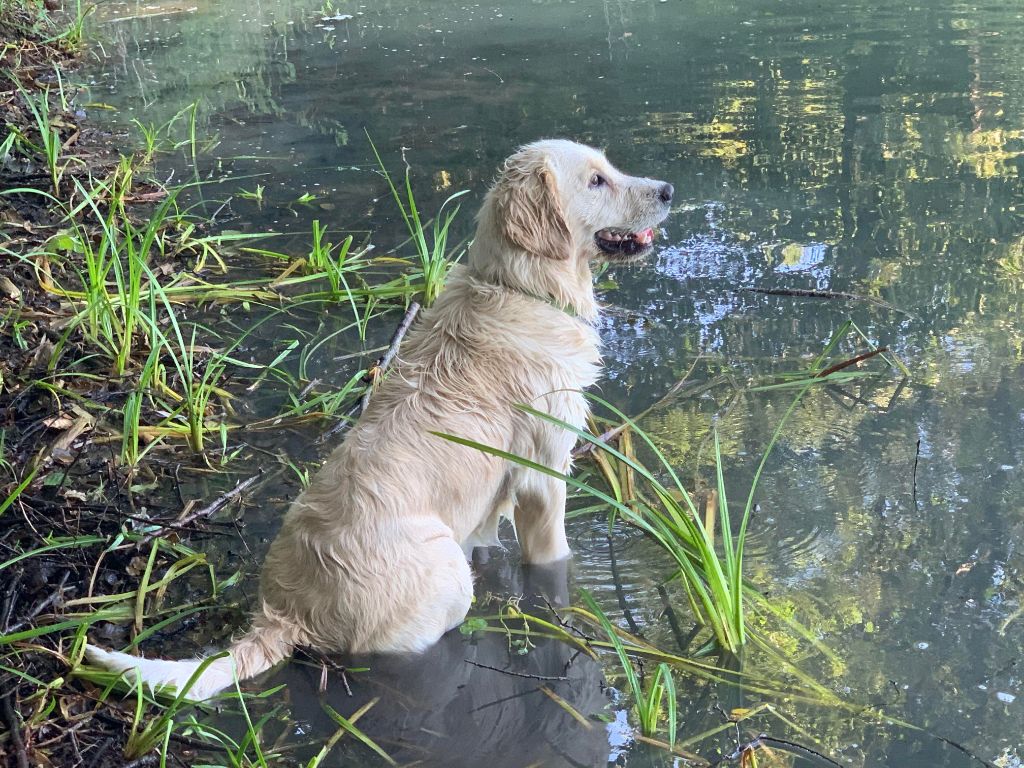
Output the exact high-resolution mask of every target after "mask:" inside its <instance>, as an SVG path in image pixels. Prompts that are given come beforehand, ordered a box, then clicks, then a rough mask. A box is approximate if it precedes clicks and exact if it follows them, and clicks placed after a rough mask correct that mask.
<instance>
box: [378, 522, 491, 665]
mask: <svg viewBox="0 0 1024 768" xmlns="http://www.w3.org/2000/svg"><path fill="white" fill-rule="evenodd" d="M416 557H417V559H418V565H419V566H420V567H422V568H423V570H421V571H420V576H419V578H418V579H417V580H416V582H417V583H415V584H414V588H415V590H416V591H415V593H414V594H412V595H411V602H412V605H411V606H410V607H408V608H407V609H406V610H405V611H403V612H402V614H401V615H400V616H398V617H397V621H396V622H395V624H394V625H393V626H392V627H390V628H389V629H388V631H386V632H384V633H383V634H382V635H381V636H379V637H377V638H374V639H373V640H372V642H371V646H372V647H371V648H369V650H375V651H384V652H414V653H418V652H420V651H425V650H426V649H427V648H429V647H430V646H432V645H433V644H434V643H436V642H437V641H438V640H440V639H441V635H443V634H444V633H445V632H447V631H448V630H450V629H454V628H455V627H457V626H459V624H461V623H462V621H463V619H465V618H466V614H467V613H468V612H469V607H470V605H471V604H472V602H473V574H472V572H471V571H470V569H469V563H467V562H466V555H465V553H464V552H463V551H462V547H461V546H459V544H458V543H456V541H455V539H454V538H452V537H451V536H450V535H443V536H437V537H435V538H431V539H429V540H427V541H426V542H424V543H423V544H422V545H421V546H420V547H419V548H418V551H417V552H416Z"/></svg>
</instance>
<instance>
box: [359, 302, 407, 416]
mask: <svg viewBox="0 0 1024 768" xmlns="http://www.w3.org/2000/svg"><path fill="white" fill-rule="evenodd" d="M419 311H420V305H419V304H418V303H417V302H415V301H414V302H413V303H412V304H410V305H409V309H407V310H406V311H405V316H404V317H403V318H402V322H400V323H399V324H398V328H396V329H395V333H394V335H393V336H392V337H391V343H390V344H389V345H388V349H387V352H385V353H384V356H383V357H382V358H380V360H378V361H377V362H376V363H375V364H374V365H371V366H370V369H369V370H368V371H367V372H366V377H367V384H368V385H369V386H367V388H366V392H365V393H364V394H363V399H362V402H361V403H360V408H359V412H360V413H363V412H364V411H366V407H367V406H368V405H369V404H370V397H371V396H372V395H373V391H374V388H375V386H376V384H377V382H378V381H379V380H380V378H381V377H382V376H383V375H384V374H385V373H387V370H388V367H389V366H390V365H391V363H392V362H393V361H394V359H395V356H396V355H397V354H398V347H399V346H400V345H401V343H402V339H404V338H405V334H406V332H407V331H408V330H409V327H410V326H411V325H412V321H413V320H415V319H416V315H417V314H418V313H419Z"/></svg>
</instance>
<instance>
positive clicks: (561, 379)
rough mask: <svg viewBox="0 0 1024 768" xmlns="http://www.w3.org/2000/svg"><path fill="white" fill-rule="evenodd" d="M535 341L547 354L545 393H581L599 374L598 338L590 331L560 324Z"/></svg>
mask: <svg viewBox="0 0 1024 768" xmlns="http://www.w3.org/2000/svg"><path fill="white" fill-rule="evenodd" d="M536 341H537V342H538V344H539V346H541V347H542V348H543V349H544V351H545V353H546V354H544V355H543V357H544V359H545V361H546V362H547V365H546V366H545V367H546V368H547V373H548V376H549V377H550V381H549V382H547V383H548V384H550V388H549V390H548V391H552V390H557V389H569V390H582V389H586V388H587V387H590V386H592V385H594V384H595V383H596V382H597V380H598V378H599V377H600V374H601V353H600V337H599V336H598V335H597V332H596V331H595V330H594V329H593V328H591V327H590V326H588V325H585V324H583V323H580V322H575V321H572V322H570V323H563V324H562V326H561V327H559V328H555V329H552V330H551V332H549V333H547V334H545V335H543V336H540V337H539V338H538V339H536ZM537 394H544V393H543V392H538V393H537Z"/></svg>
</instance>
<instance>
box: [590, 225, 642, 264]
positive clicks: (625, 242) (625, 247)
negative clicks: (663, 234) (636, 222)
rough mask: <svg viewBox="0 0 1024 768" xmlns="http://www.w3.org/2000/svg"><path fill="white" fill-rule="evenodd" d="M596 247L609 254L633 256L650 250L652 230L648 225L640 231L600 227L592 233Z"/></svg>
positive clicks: (621, 256) (625, 256)
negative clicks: (600, 228)
mask: <svg viewBox="0 0 1024 768" xmlns="http://www.w3.org/2000/svg"><path fill="white" fill-rule="evenodd" d="M594 241H595V242H596V243H597V247H598V248H600V249H601V250H602V251H604V252H605V253H607V254H608V255H609V256H618V257H620V258H634V257H636V256H642V255H644V254H645V253H647V252H648V251H649V250H651V246H652V245H653V244H654V230H653V229H652V228H650V227H648V228H647V229H644V230H641V231H640V232H632V231H630V230H627V229H602V230H600V231H598V232H597V233H595V234H594Z"/></svg>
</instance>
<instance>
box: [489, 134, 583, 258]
mask: <svg viewBox="0 0 1024 768" xmlns="http://www.w3.org/2000/svg"><path fill="white" fill-rule="evenodd" d="M557 184H558V181H557V178H556V176H555V171H554V169H553V168H551V167H550V165H549V164H548V162H547V159H546V158H545V157H544V156H543V155H540V156H538V154H537V153H534V152H529V151H520V152H517V153H516V154H514V155H512V157H510V158H509V159H508V160H507V161H506V162H505V167H504V168H503V169H502V172H501V176H500V177H499V178H498V181H497V183H496V184H495V187H494V203H495V215H496V217H497V220H498V226H499V228H500V229H501V233H502V235H503V236H504V237H505V239H506V240H508V241H509V242H510V243H512V244H513V245H515V246H517V247H519V248H522V249H523V250H524V251H526V252H527V253H530V254H532V255H534V256H540V257H544V258H548V259H568V258H569V257H570V256H571V255H572V235H571V234H570V232H569V225H568V223H567V222H566V220H565V213H564V212H563V211H562V204H561V202H560V201H559V199H558V186H557Z"/></svg>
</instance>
